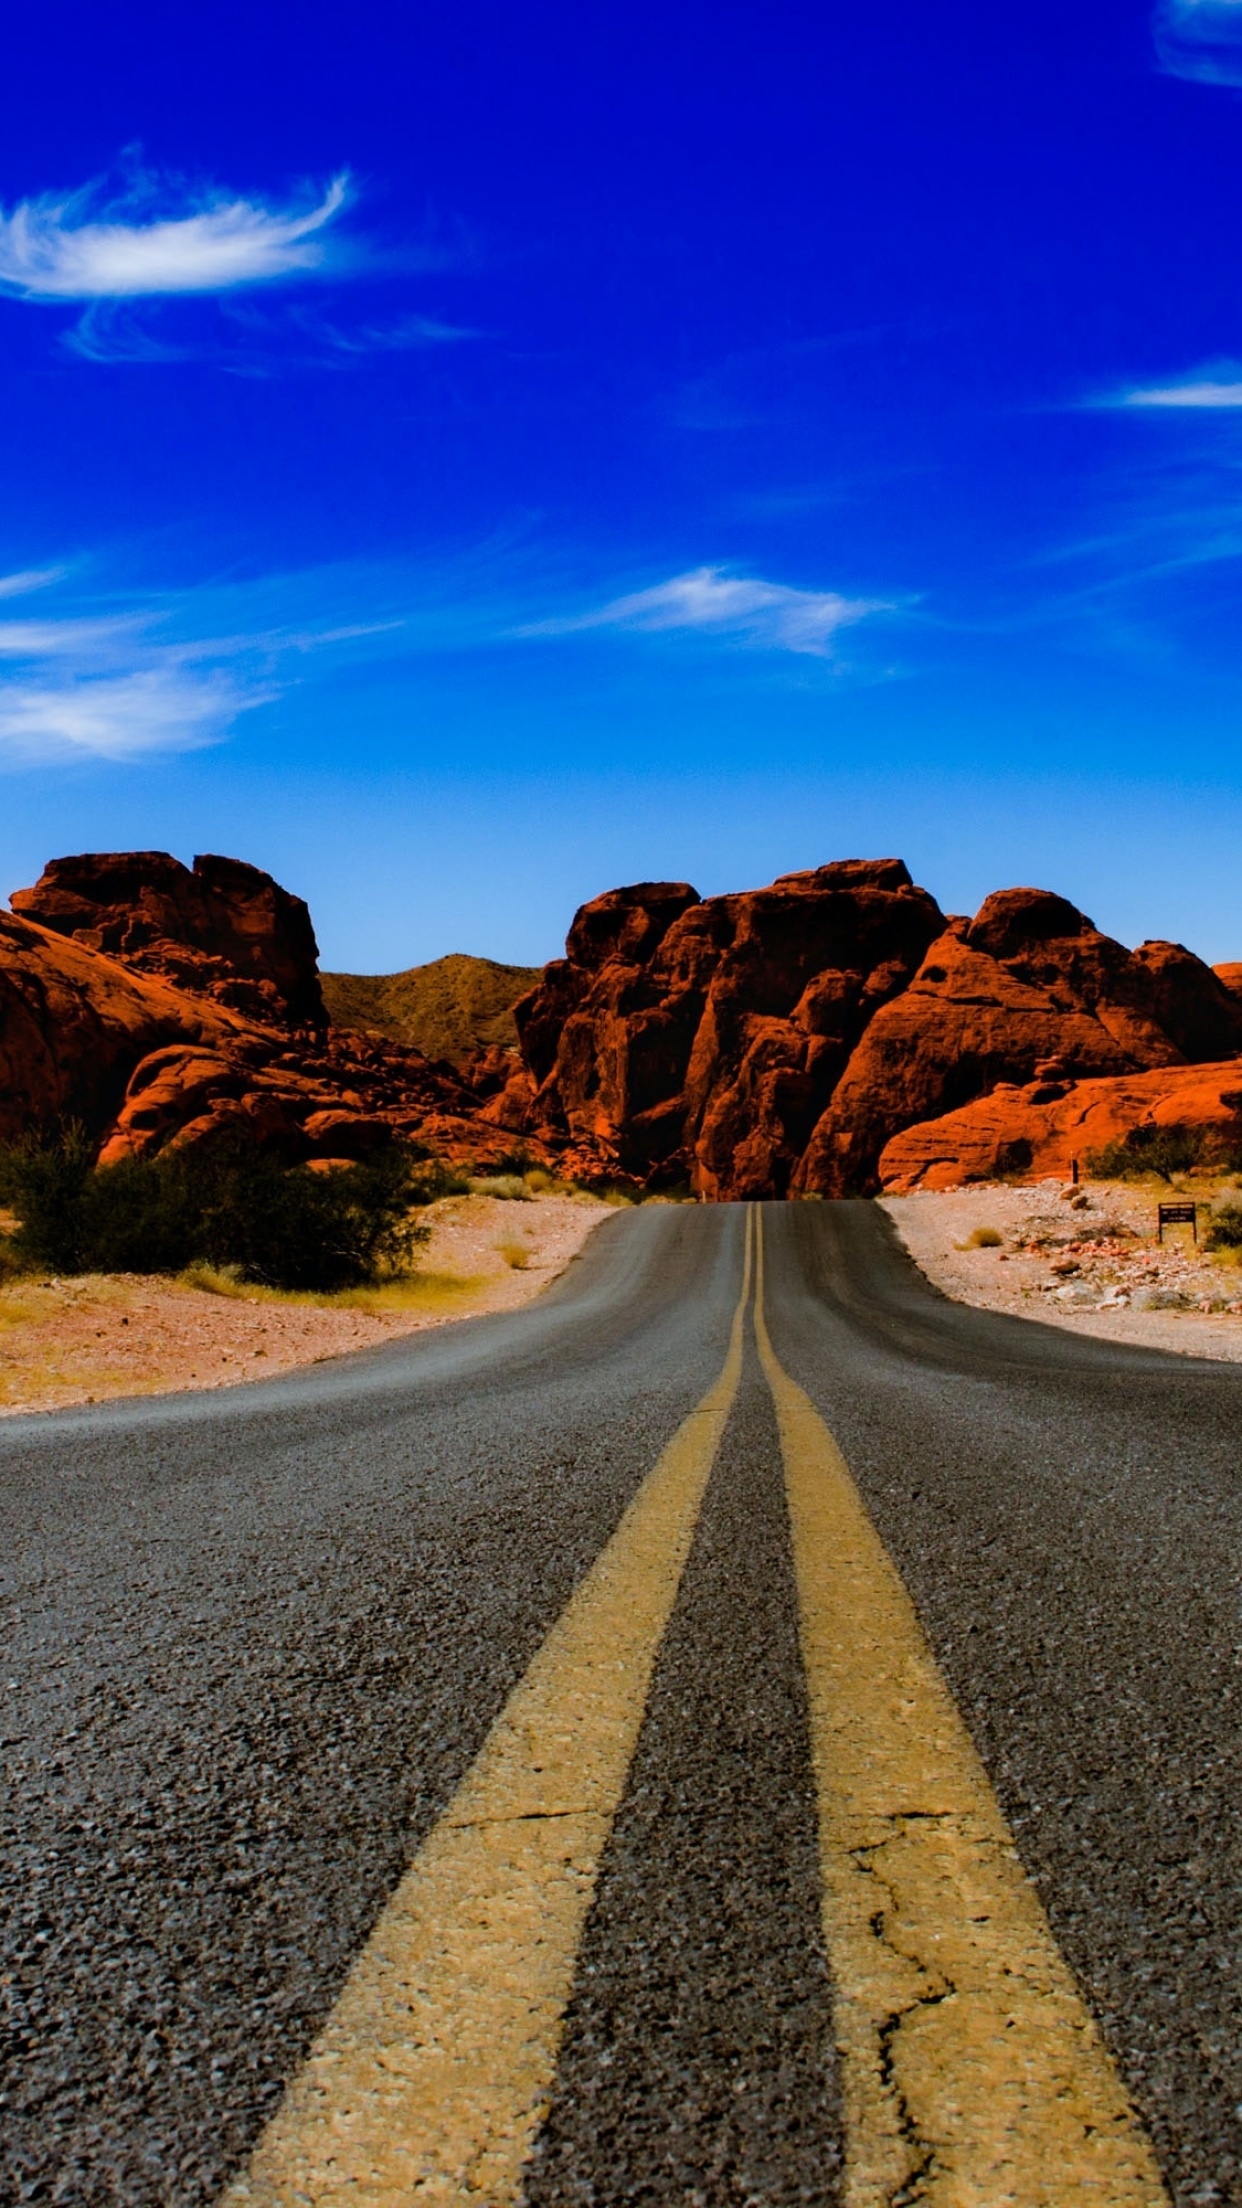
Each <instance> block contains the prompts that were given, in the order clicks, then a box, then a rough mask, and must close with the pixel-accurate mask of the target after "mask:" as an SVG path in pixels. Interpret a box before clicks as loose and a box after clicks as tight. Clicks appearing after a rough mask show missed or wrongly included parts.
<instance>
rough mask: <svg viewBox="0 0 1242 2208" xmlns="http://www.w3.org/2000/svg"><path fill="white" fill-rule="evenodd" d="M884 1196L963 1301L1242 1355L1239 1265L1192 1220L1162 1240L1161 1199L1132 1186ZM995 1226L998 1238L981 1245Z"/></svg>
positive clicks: (1112, 1337) (922, 1254)
mask: <svg viewBox="0 0 1242 2208" xmlns="http://www.w3.org/2000/svg"><path fill="white" fill-rule="evenodd" d="M1165 1193H1166V1195H1168V1194H1171V1195H1173V1196H1174V1197H1176V1195H1177V1194H1178V1191H1176V1190H1174V1191H1166V1192H1165ZM880 1201H881V1203H882V1205H883V1208H884V1210H885V1211H886V1212H887V1213H888V1215H889V1217H890V1219H892V1221H893V1222H894V1224H895V1226H896V1228H897V1231H898V1233H899V1234H900V1236H901V1238H902V1241H903V1242H904V1243H905V1246H906V1248H907V1249H908V1251H909V1252H910V1255H911V1257H912V1258H913V1259H914V1261H915V1264H916V1265H918V1266H919V1268H920V1269H921V1271H923V1272H924V1273H925V1274H926V1275H927V1278H928V1279H929V1280H930V1281H931V1282H932V1283H933V1284H934V1286H935V1287H937V1288H939V1289H941V1290H942V1292H943V1293H944V1294H945V1295H946V1296H951V1297H952V1298H953V1300H954V1301H955V1302H957V1303H970V1304H974V1305H976V1306H977V1307H978V1308H979V1309H980V1310H984V1311H1008V1312H1014V1313H1016V1314H1017V1315H1018V1316H1020V1317H1022V1318H1038V1319H1042V1320H1044V1321H1049V1322H1051V1323H1052V1324H1053V1325H1054V1326H1064V1327H1068V1328H1070V1329H1071V1331H1072V1332H1074V1333H1076V1334H1096V1335H1099V1336H1100V1337H1101V1338H1102V1339H1103V1340H1105V1341H1110V1342H1132V1343H1134V1344H1136V1345H1141V1346H1142V1347H1144V1348H1147V1349H1171V1350H1180V1351H1181V1352H1182V1353H1183V1355H1185V1356H1190V1357H1213V1358H1218V1359H1223V1360H1225V1361H1226V1362H1232V1363H1237V1362H1239V1361H1242V1270H1239V1268H1237V1267H1236V1266H1232V1265H1226V1264H1223V1263H1221V1262H1220V1261H1219V1260H1218V1259H1214V1258H1212V1257H1210V1256H1208V1255H1206V1254H1205V1253H1204V1252H1203V1251H1202V1250H1199V1249H1196V1247H1195V1245H1194V1243H1193V1242H1192V1240H1191V1237H1190V1234H1189V1232H1188V1230H1186V1229H1183V1228H1166V1230H1165V1241H1164V1244H1163V1246H1161V1245H1160V1244H1159V1243H1158V1241H1157V1239H1156V1205H1157V1202H1158V1201H1159V1199H1158V1197H1155V1196H1152V1195H1151V1194H1149V1193H1147V1192H1142V1193H1140V1192H1137V1191H1136V1190H1135V1189H1134V1187H1133V1186H1132V1185H1127V1184H1124V1183H1114V1182H1098V1181H1093V1182H1091V1183H1089V1184H1088V1185H1087V1186H1085V1187H1082V1188H1073V1187H1071V1186H1070V1185H1069V1184H1067V1183H1066V1182H1063V1181H1059V1180H1050V1181H1039V1182H1036V1183H1034V1184H1027V1185H1022V1186H1013V1185H1010V1184H1007V1183H1002V1182H993V1181H989V1182H987V1183H985V1184H979V1185H976V1186H974V1187H971V1188H960V1189H959V1188H954V1189H943V1190H917V1191H915V1192H914V1193H913V1194H912V1195H909V1196H884V1197H881V1199H880ZM989 1228H990V1229H992V1230H993V1231H995V1232H996V1233H998V1234H999V1235H1000V1236H1001V1242H1000V1244H999V1245H997V1244H993V1245H992V1246H991V1247H983V1248H977V1247H972V1246H971V1240H970V1238H971V1236H972V1235H973V1234H974V1233H975V1232H976V1231H977V1230H979V1229H983V1230H984V1231H986V1230H987V1229H989ZM1145 1307H1146V1308H1145Z"/></svg>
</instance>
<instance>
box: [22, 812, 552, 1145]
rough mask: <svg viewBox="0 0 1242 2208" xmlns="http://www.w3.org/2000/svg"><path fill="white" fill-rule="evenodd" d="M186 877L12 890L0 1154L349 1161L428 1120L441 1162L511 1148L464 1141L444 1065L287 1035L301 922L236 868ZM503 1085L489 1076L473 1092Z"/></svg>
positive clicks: (90, 880) (55, 878)
mask: <svg viewBox="0 0 1242 2208" xmlns="http://www.w3.org/2000/svg"><path fill="white" fill-rule="evenodd" d="M195 865H196V871H195V873H194V874H191V873H190V872H189V870H188V869H187V868H185V867H182V866H179V865H178V863H177V861H176V860H173V859H169V858H167V857H166V856H165V855H164V854H162V853H158V852H157V853H154V854H148V853H139V854H133V853H129V854H123V855H121V856H119V857H116V858H112V857H108V856H106V855H105V856H101V857H98V858H92V859H73V860H59V861H55V862H54V863H53V864H52V865H51V866H50V867H48V869H47V871H46V872H45V874H44V875H43V878H42V881H41V882H40V883H39V885H38V886H37V887H36V888H35V889H34V890H25V891H19V892H18V893H17V896H16V897H15V899H14V903H15V904H17V905H19V906H20V907H21V908H22V916H19V915H18V914H7V913H6V914H0V1139H3V1140H12V1139H14V1138H15V1137H18V1136H20V1135H22V1134H25V1133H27V1132H29V1131H31V1130H32V1129H35V1128H39V1127H47V1126H52V1125H54V1124H55V1123H56V1122H57V1121H61V1120H65V1119H76V1120H79V1121H81V1123H82V1124H83V1125H84V1126H85V1127H86V1128H87V1130H88V1132H89V1133H91V1134H92V1135H93V1136H95V1137H96V1138H97V1140H98V1142H99V1144H100V1156H101V1157H102V1159H103V1160H104V1162H106V1163H109V1164H111V1163H114V1162H115V1161H116V1160H117V1159H120V1158H124V1157H133V1156H138V1155H141V1154H143V1153H146V1152H150V1151H156V1150H160V1149H162V1148H163V1147H164V1146H165V1145H166V1144H168V1143H195V1142H201V1141H206V1140H213V1139H216V1138H218V1137H219V1136H220V1135H222V1134H225V1133H239V1134H243V1135H245V1136H246V1137H247V1138H248V1139H253V1140H255V1141H257V1142H261V1143H262V1144H263V1145H264V1146H265V1147H267V1148H270V1149H274V1150H276V1151H278V1152H279V1153H281V1154H282V1155H284V1156H287V1157H289V1158H290V1159H300V1158H310V1159H315V1158H321V1157H334V1158H357V1157H362V1156H366V1155H369V1154H370V1152H371V1151H373V1150H374V1149H375V1148H376V1146H377V1145H378V1144H380V1143H382V1142H386V1141H390V1140H391V1139H392V1137H393V1135H394V1134H400V1135H405V1136H410V1135H413V1136H419V1137H421V1138H422V1139H424V1140H425V1139H428V1138H427V1136H426V1135H425V1134H424V1129H425V1128H427V1127H429V1126H430V1125H432V1123H434V1126H435V1129H436V1135H437V1137H438V1139H439V1141H440V1142H441V1143H442V1145H443V1147H444V1148H445V1150H446V1153H447V1154H448V1155H450V1156H455V1157H475V1156H477V1157H479V1158H481V1159H486V1158H489V1157H493V1156H495V1155H496V1154H497V1153H498V1152H499V1151H501V1150H503V1148H504V1147H505V1144H506V1142H509V1141H511V1137H510V1136H509V1135H508V1134H507V1133H506V1131H505V1130H504V1129H502V1128H501V1127H499V1126H493V1125H490V1124H489V1125H485V1126H482V1127H479V1128H478V1129H477V1132H476V1128H475V1120H476V1115H477V1113H478V1110H479V1100H478V1097H477V1096H476V1093H475V1091H474V1090H473V1089H472V1088H471V1086H470V1084H469V1083H468V1082H467V1081H466V1080H465V1079H463V1078H462V1077H461V1076H459V1075H458V1074H457V1073H455V1072H454V1071H453V1069H452V1068H451V1067H449V1066H438V1065H431V1064H429V1062H428V1061H427V1059H425V1058H423V1057H422V1056H421V1055H420V1053H419V1052H417V1051H415V1050H410V1049H408V1048H406V1047H405V1046H403V1045H401V1044H398V1043H390V1042H386V1041H384V1040H383V1039H376V1038H371V1037H366V1036H353V1035H350V1034H348V1033H338V1032H333V1033H331V1034H328V1035H324V1033H323V1032H322V1028H321V1026H320V1024H319V1022H318V1020H316V1022H315V1024H314V1025H312V1026H309V1027H302V1028H300V1029H298V1028H292V1027H291V1026H290V1024H289V1023H290V1021H291V1020H292V1019H294V1018H295V1017H297V1016H298V1015H299V1014H301V1013H307V1014H313V1013H314V1012H315V1008H316V1006H317V1004H318V983H317V978H316V970H315V939H314V935H313V933H312V931H311V926H310V919H309V915H308V914H307V912H306V907H305V906H304V905H303V904H302V903H301V901H300V900H299V899H298V898H295V897H290V896H289V895H288V893H287V892H286V891H284V890H282V889H281V888H280V887H279V885H278V884H276V883H275V882H272V881H271V880H270V878H269V877H268V876H267V875H264V874H260V873H259V872H258V871H257V869H255V868H252V867H245V866H242V865H240V863H239V862H237V861H235V860H227V859H210V860H206V859H200V860H198V861H196V862H195ZM35 909H37V910H38V911H40V912H42V913H46V914H47V916H48V922H47V924H46V925H39V924H37V923H36V922H35V921H34V920H33V919H31V918H30V917H28V915H29V914H31V913H32V912H33V911H34V910H35ZM217 926H218V928H219V933H218V934H214V933H213V932H212V931H213V929H215V928H216V927H217ZM170 977H174V978H170ZM239 1004H240V1006H242V1007H243V1008H245V1009H244V1010H243V1009H238V1005H239ZM255 1008H257V1010H258V1012H259V1013H260V1014H261V1017H255V1016H254V1013H255ZM512 1071H513V1067H512V1060H511V1059H508V1058H506V1059H505V1061H504V1064H503V1066H502V1067H494V1068H490V1069H485V1071H484V1073H483V1074H482V1075H481V1077H480V1078H481V1082H482V1091H483V1093H484V1094H489V1093H490V1094H495V1092H496V1091H497V1090H499V1089H500V1088H501V1084H502V1082H503V1080H504V1078H505V1077H506V1076H511V1075H512ZM539 1154H540V1155H541V1156H542V1155H544V1152H543V1151H542V1149H540V1150H539Z"/></svg>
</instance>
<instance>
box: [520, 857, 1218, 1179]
mask: <svg viewBox="0 0 1242 2208" xmlns="http://www.w3.org/2000/svg"><path fill="white" fill-rule="evenodd" d="M566 953H567V955H566V957H565V958H564V959H563V960H558V961H556V962H555V963H554V964H553V965H551V966H549V967H548V968H547V970H546V973H545V976H544V979H543V982H542V983H541V984H540V986H539V987H538V988H537V989H536V990H535V991H533V992H532V994H531V995H530V996H529V997H527V998H525V999H524V1000H523V1002H522V1004H521V1005H520V1006H519V1007H518V1014H517V1017H518V1028H519V1033H520V1035H521V1037H522V1042H523V1049H524V1053H525V1056H526V1060H527V1065H528V1068H529V1071H530V1074H531V1077H532V1079H534V1080H536V1081H537V1082H538V1084H539V1086H538V1089H537V1092H536V1095H535V1099H534V1103H533V1105H532V1106H531V1107H530V1121H529V1123H530V1124H531V1125H532V1126H533V1127H536V1128H539V1129H540V1130H541V1131H542V1132H544V1133H545V1134H546V1135H548V1136H549V1137H552V1138H553V1139H557V1138H559V1139H560V1140H562V1141H567V1142H568V1143H569V1144H570V1146H571V1150H572V1152H573V1154H574V1155H575V1156H577V1157H578V1158H579V1160H580V1162H581V1164H582V1165H585V1163H586V1161H588V1160H593V1161H594V1165H595V1170H596V1171H601V1170H605V1169H607V1168H608V1167H611V1168H612V1169H613V1170H615V1171H616V1172H617V1173H618V1174H619V1175H623V1176H627V1177H630V1178H632V1179H634V1180H635V1181H637V1182H639V1183H642V1184H644V1185H654V1186H658V1185H660V1184H661V1183H666V1184H669V1183H674V1182H676V1181H679V1180H683V1181H686V1182H688V1183H689V1185H690V1186H691V1187H692V1188H693V1189H694V1190H695V1192H696V1193H698V1194H699V1195H701V1196H704V1197H707V1198H709V1199H726V1198H740V1197H752V1196H753V1197H758V1196H782V1195H785V1194H786V1193H793V1194H816V1193H818V1194H823V1195H829V1196H835V1195H843V1194H849V1193H853V1192H860V1193H861V1192H866V1191H869V1190H872V1189H874V1188H875V1187H876V1186H877V1185H879V1180H880V1159H881V1155H882V1153H883V1152H884V1150H885V1146H886V1145H887V1144H888V1143H889V1142H890V1141H891V1140H892V1138H893V1137H894V1136H896V1135H898V1134H899V1133H901V1132H902V1130H904V1129H906V1128H908V1127H911V1126H914V1125H917V1124H919V1123H921V1122H923V1121H928V1120H934V1119H939V1118H941V1117H942V1116H943V1115H944V1114H945V1113H948V1112H951V1111H953V1110H955V1109H956V1108H958V1107H959V1106H961V1105H963V1104H966V1103H969V1102H970V1101H971V1100H972V1099H974V1098H978V1097H983V1096H987V1095H990V1094H991V1093H992V1092H993V1091H996V1090H997V1088H998V1086H999V1085H1001V1084H1007V1085H1008V1086H1009V1087H1010V1088H1018V1087H1023V1086H1026V1087H1030V1086H1031V1085H1032V1084H1034V1085H1035V1086H1036V1087H1039V1086H1040V1085H1041V1084H1042V1086H1043V1088H1044V1089H1045V1091H1047V1093H1048V1096H1049V1098H1050V1097H1051V1094H1052V1091H1053V1090H1054V1089H1055V1091H1056V1094H1057V1095H1058V1096H1059V1095H1063V1094H1064V1093H1065V1088H1066V1085H1067V1084H1071V1083H1073V1082H1076V1081H1079V1080H1083V1079H1089V1078H1094V1077H1100V1076H1124V1075H1127V1074H1130V1073H1135V1072H1139V1071H1143V1070H1146V1069H1150V1068H1155V1067H1163V1066H1176V1065H1182V1064H1185V1063H1187V1062H1194V1061H1213V1060H1220V1059H1226V1058H1228V1057H1230V1056H1232V1055H1233V1054H1234V1053H1236V1052H1237V1051H1239V1050H1242V1017H1240V1014H1242V999H1239V998H1238V997H1237V996H1235V995H1234V994H1232V992H1231V991H1230V989H1229V988H1228V987H1227V986H1226V983H1225V981H1224V979H1222V978H1221V977H1220V976H1218V975H1216V974H1214V973H1213V972H1212V970H1211V968H1209V967H1207V966H1205V965H1204V964H1203V962H1202V961H1201V960H1199V959H1197V958H1195V957H1194V956H1193V955H1192V953H1190V952H1189V951H1186V950H1184V949H1183V948H1182V947H1181V946H1180V945H1178V944H1166V943H1146V944H1143V945H1142V946H1140V948H1139V949H1138V950H1137V951H1128V950H1126V949H1125V948H1124V946H1123V945H1121V944H1120V943H1116V942H1114V941H1113V940H1112V939H1111V938H1110V937H1108V936H1105V935H1102V934H1101V933H1100V932H1099V930H1098V929H1097V928H1095V927H1094V926H1093V924H1092V923H1091V921H1090V920H1088V919H1087V918H1086V917H1085V915H1084V914H1082V913H1081V912H1079V911H1077V909H1076V908H1075V907H1074V906H1073V905H1071V904H1068V903H1067V902H1066V900H1065V899H1064V898H1061V897H1057V896H1054V895H1052V894H1051V893H1050V892H1048V891H1044V890H1034V889H1012V890H1002V891H999V892H997V893H996V894H995V895H993V896H991V897H989V898H987V899H986V901H985V902H984V904H983V905H982V907H981V908H980V910H979V912H978V913H977V914H976V916H975V918H974V919H973V920H969V919H964V918H950V919H946V918H945V916H944V914H943V913H942V912H941V911H940V908H939V906H938V905H937V904H936V902H935V900H934V898H933V897H931V896H930V895H929V893H928V892H927V891H926V890H922V889H918V888H916V887H915V886H914V884H913V883H912V881H911V879H910V875H909V873H908V871H907V869H906V868H905V866H904V865H902V863H901V861H900V860H896V859H882V860H845V861H839V862H837V863H836V864H833V865H829V866H823V867H818V868H815V869H813V870H812V871H810V872H807V873H804V874H794V875H785V876H782V877H781V878H780V879H779V880H778V881H776V882H775V883H773V884H772V886H771V887H770V888H768V889H761V890H752V891H746V892H742V893H739V894H737V895H733V896H726V897H713V898H706V899H702V900H700V899H698V898H696V897H695V894H694V892H693V891H692V890H691V889H690V888H689V886H688V884H686V883H640V884H638V885H636V886H635V887H633V888H630V889H624V890H614V891H612V892H610V893H609V895H608V896H607V897H603V898H598V899H596V900H595V901H594V902H593V903H592V904H590V905H587V906H584V907H583V909H582V911H581V912H580V913H579V914H578V916H577V918H576V919H575V921H574V925H573V928H572V929H571V931H570V936H569V940H568V943H567V946H566Z"/></svg>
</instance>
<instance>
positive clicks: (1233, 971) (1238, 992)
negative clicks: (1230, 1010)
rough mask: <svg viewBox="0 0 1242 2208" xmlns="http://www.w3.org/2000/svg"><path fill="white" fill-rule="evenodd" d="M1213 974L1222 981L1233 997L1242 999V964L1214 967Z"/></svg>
mask: <svg viewBox="0 0 1242 2208" xmlns="http://www.w3.org/2000/svg"><path fill="white" fill-rule="evenodd" d="M1212 972H1213V973H1214V974H1215V976H1216V979H1217V980H1218V981H1222V982H1223V983H1224V985H1225V987H1226V989H1228V991H1229V993H1230V995H1231V996H1234V997H1242V963H1239V964H1237V965H1229V966H1213V968H1212Z"/></svg>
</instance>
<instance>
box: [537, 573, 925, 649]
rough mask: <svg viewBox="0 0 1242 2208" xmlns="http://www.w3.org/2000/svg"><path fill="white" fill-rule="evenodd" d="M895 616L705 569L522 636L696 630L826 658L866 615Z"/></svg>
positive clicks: (872, 604) (863, 603) (828, 595)
mask: <svg viewBox="0 0 1242 2208" xmlns="http://www.w3.org/2000/svg"><path fill="white" fill-rule="evenodd" d="M889 611H891V608H890V607H889V605H888V604H887V603H885V602H883V601H881V600H878V599H871V598H845V597H842V596H841V595H840V593H839V592H837V591H834V590H796V589H794V588H793V587H792V586H791V585H790V584H787V583H768V582H764V581H762V580H761V579H760V578H759V577H757V576H742V575H729V574H727V573H726V571H725V570H724V569H723V568H720V567H699V568H694V569H692V570H691V571H690V572H689V573H688V574H685V575H674V576H672V577H670V579H669V581H668V582H665V583H657V584H656V585H655V586H654V587H653V588H652V589H650V590H638V591H632V592H630V593H629V594H628V595H627V596H625V597H622V598H613V599H610V600H609V602H608V603H607V604H606V605H603V606H599V607H597V608H595V609H594V610H593V611H592V612H589V613H579V614H569V615H565V616H564V617H561V618H558V619H555V620H549V621H537V622H531V623H528V624H527V625H526V626H525V627H524V628H523V629H522V631H521V632H520V633H521V634H522V635H524V636H572V635H576V634H579V633H580V632H582V631H584V630H587V629H629V630H637V631H640V632H644V631H645V632H647V633H649V634H650V633H653V632H655V633H658V632H661V631H666V630H675V629H690V630H698V631H700V632H701V633H704V634H706V635H714V636H720V637H726V638H732V639H734V640H737V641H740V642H742V643H746V644H750V645H752V646H755V647H758V648H760V649H764V650H768V651H781V652H800V653H807V654H810V655H811V656H813V657H815V658H818V659H826V658H828V657H830V656H831V646H832V639H833V637H834V636H835V635H836V632H837V630H838V629H842V628H846V627H848V626H849V625H850V624H851V623H853V622H855V621H861V620H863V619H864V618H865V617H866V615H868V614H871V613H885V612H889Z"/></svg>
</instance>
